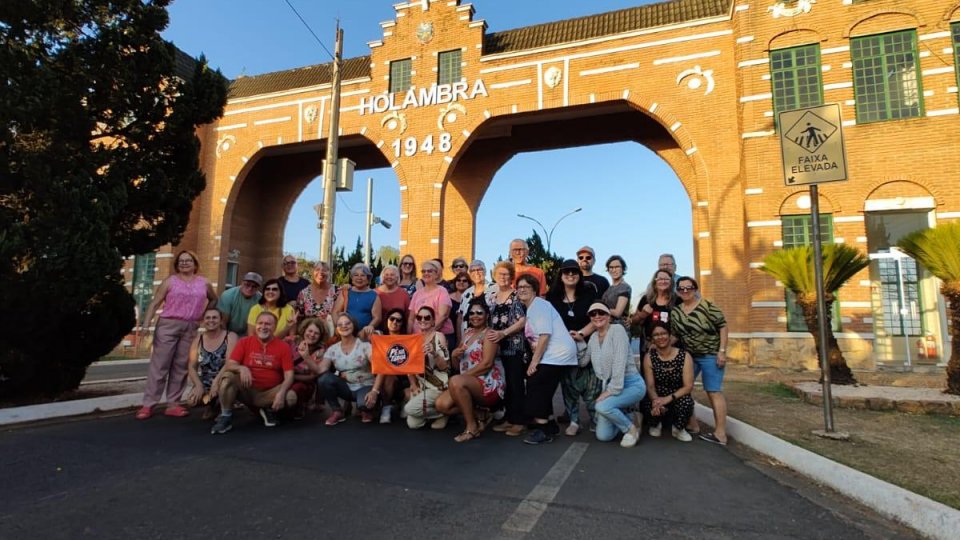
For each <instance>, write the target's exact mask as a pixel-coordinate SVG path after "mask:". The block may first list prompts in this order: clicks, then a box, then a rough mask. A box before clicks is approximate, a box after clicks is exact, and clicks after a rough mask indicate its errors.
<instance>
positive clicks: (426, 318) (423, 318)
mask: <svg viewBox="0 0 960 540" xmlns="http://www.w3.org/2000/svg"><path fill="white" fill-rule="evenodd" d="M417 320H418V321H420V322H427V321H432V320H433V317H431V316H430V315H417Z"/></svg>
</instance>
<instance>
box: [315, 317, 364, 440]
mask: <svg viewBox="0 0 960 540" xmlns="http://www.w3.org/2000/svg"><path fill="white" fill-rule="evenodd" d="M360 332H361V328H360V325H359V324H358V323H357V319H356V318H354V316H353V315H350V314H349V313H346V312H344V313H340V314H339V315H337V335H338V336H339V337H340V341H339V342H337V343H335V344H333V345H331V346H330V348H329V349H327V352H325V353H324V354H323V362H321V363H320V373H322V375H321V376H320V379H319V380H318V384H319V385H320V393H321V394H322V395H323V397H324V399H326V400H327V405H329V406H330V410H331V411H332V412H331V413H330V416H329V417H327V421H326V422H325V423H326V425H327V426H330V427H332V426H335V425H337V424H339V423H340V422H343V421H345V420H346V419H347V418H346V415H345V414H344V412H343V407H342V406H341V405H340V400H341V399H342V400H344V401H345V402H347V403H354V402H355V403H356V404H357V408H359V409H360V419H361V421H362V422H363V423H364V424H369V423H370V422H373V412H374V409H373V407H374V406H375V401H374V404H369V402H368V401H367V397H368V395H369V394H370V393H371V390H373V382H374V380H375V377H374V375H373V373H372V372H371V371H370V354H371V348H370V344H369V343H367V342H366V341H361V340H360V338H359V337H358V336H359V335H360ZM334 370H336V373H334Z"/></svg>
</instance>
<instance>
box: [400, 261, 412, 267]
mask: <svg viewBox="0 0 960 540" xmlns="http://www.w3.org/2000/svg"><path fill="white" fill-rule="evenodd" d="M400 266H413V263H412V262H410V261H407V262H402V263H400Z"/></svg>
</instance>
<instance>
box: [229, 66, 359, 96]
mask: <svg viewBox="0 0 960 540" xmlns="http://www.w3.org/2000/svg"><path fill="white" fill-rule="evenodd" d="M332 67H333V62H327V63H326V64H316V65H313V66H305V67H300V68H295V69H287V70H284V71H274V72H272V73H264V74H262V75H253V76H250V77H238V78H236V79H234V80H233V81H231V82H230V93H229V94H228V95H227V98H228V99H234V98H242V97H249V96H258V95H261V94H269V93H272V92H281V91H283V90H291V89H294V88H305V87H308V86H316V85H319V84H330V83H331V82H332V81H333V69H332ZM369 76H370V57H369V56H358V57H356V58H345V59H344V60H343V69H342V71H341V73H340V77H341V79H342V80H344V81H349V80H351V79H361V78H364V77H369Z"/></svg>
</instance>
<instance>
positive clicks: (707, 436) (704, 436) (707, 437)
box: [700, 433, 727, 446]
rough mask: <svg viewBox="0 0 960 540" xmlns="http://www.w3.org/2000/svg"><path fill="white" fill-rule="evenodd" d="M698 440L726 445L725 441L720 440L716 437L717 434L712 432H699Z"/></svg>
mask: <svg viewBox="0 0 960 540" xmlns="http://www.w3.org/2000/svg"><path fill="white" fill-rule="evenodd" d="M700 440H701V441H707V442H708V443H712V444H719V445H720V446H726V445H727V443H726V442H724V441H721V440H720V439H718V438H717V436H716V435H714V434H713V433H701V434H700Z"/></svg>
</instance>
